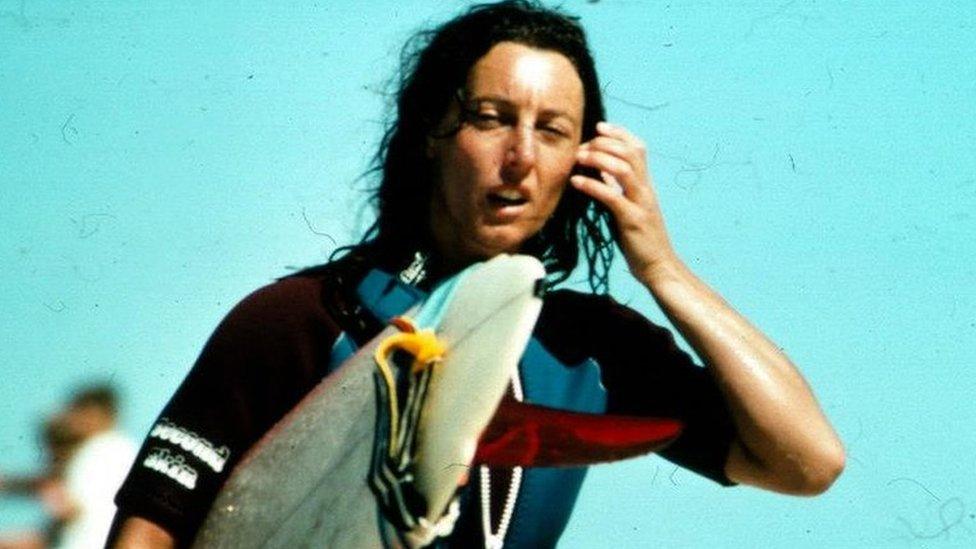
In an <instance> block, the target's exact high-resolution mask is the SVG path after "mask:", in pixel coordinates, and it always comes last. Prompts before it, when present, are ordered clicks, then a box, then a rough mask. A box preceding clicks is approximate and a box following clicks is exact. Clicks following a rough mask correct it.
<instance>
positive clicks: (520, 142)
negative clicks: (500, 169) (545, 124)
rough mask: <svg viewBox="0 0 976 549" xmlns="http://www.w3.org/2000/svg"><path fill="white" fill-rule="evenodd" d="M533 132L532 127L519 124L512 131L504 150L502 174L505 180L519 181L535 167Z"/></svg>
mask: <svg viewBox="0 0 976 549" xmlns="http://www.w3.org/2000/svg"><path fill="white" fill-rule="evenodd" d="M535 148H536V144H535V133H534V131H533V129H532V128H526V127H525V126H519V127H517V128H514V129H513V131H512V136H511V139H510V141H509V143H508V150H506V151H505V165H504V175H505V180H506V181H507V182H515V183H517V182H519V181H521V180H522V179H523V178H524V177H525V175H526V174H527V173H528V172H529V171H531V170H532V168H534V167H535V161H536V150H535Z"/></svg>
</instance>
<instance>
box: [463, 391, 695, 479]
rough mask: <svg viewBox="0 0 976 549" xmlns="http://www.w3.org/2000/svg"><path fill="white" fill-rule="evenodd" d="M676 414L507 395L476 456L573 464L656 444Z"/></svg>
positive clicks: (663, 440)
mask: <svg viewBox="0 0 976 549" xmlns="http://www.w3.org/2000/svg"><path fill="white" fill-rule="evenodd" d="M683 426H684V425H683V423H682V422H680V421H678V420H676V419H668V418H647V417H634V416H618V415H603V414H586V413H579V412H570V411H566V410H557V409H554V408H548V407H545V406H538V405H534V404H526V403H523V402H518V401H516V400H514V399H511V398H505V399H504V400H502V402H501V404H500V405H499V406H498V410H497V411H496V412H495V415H494V417H493V418H492V420H491V422H490V423H489V424H488V427H486V428H485V430H484V432H483V433H482V435H481V439H480V441H479V443H478V450H477V452H476V453H475V457H474V462H475V463H477V464H482V465H488V466H491V467H516V466H519V467H575V466H581V465H591V464H595V463H605V462H610V461H618V460H622V459H627V458H631V457H636V456H639V455H643V454H646V453H649V452H653V451H656V450H660V449H661V448H663V447H665V446H666V445H667V444H668V443H670V442H671V441H672V440H674V439H675V438H677V436H678V435H679V434H680V433H681V430H682V428H683Z"/></svg>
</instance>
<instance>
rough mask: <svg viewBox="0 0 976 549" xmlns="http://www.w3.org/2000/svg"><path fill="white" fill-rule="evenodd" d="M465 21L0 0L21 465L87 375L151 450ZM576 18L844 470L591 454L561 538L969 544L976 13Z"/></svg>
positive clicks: (700, 260) (724, 287)
mask: <svg viewBox="0 0 976 549" xmlns="http://www.w3.org/2000/svg"><path fill="white" fill-rule="evenodd" d="M462 6H463V4H461V3H445V2H435V1H433V0H431V1H424V2H419V1H418V2H373V3H365V2H351V1H347V2H325V1H323V2H319V3H314V2H276V3H274V4H273V5H272V4H271V3H266V2H253V3H246V4H244V5H240V3H238V2H223V1H213V2H208V3H190V2H186V3H184V2H172V1H157V2H151V3H128V2H105V1H101V2H100V1H61V2H53V1H48V2H42V1H32V2H27V1H11V0H0V349H2V353H0V379H2V383H0V470H2V471H8V472H10V471H28V470H30V469H31V467H32V465H33V463H34V462H35V461H36V460H37V459H38V455H39V454H38V452H39V450H38V448H37V445H36V443H35V438H34V437H35V434H34V433H35V429H36V425H37V422H38V420H39V419H40V418H41V417H42V416H43V415H44V414H46V413H48V412H50V411H51V410H52V409H54V408H55V407H56V406H57V405H58V404H59V403H60V402H61V401H62V400H63V399H64V398H65V396H66V395H67V394H68V393H69V392H70V391H71V389H72V388H73V387H74V386H76V385H77V384H79V383H82V382H84V381H88V380H91V379H111V380H113V381H114V382H115V383H117V384H118V385H119V386H120V387H121V388H122V389H123V391H124V396H125V398H126V401H125V417H124V427H125V429H126V430H127V431H128V432H129V433H130V434H131V435H132V436H133V437H141V436H142V435H143V434H144V432H145V431H146V430H147V429H148V427H149V425H150V423H151V421H152V420H153V418H154V416H155V414H156V413H157V412H158V410H159V408H160V407H161V406H162V405H163V403H164V402H165V401H166V399H167V398H168V396H169V395H170V394H171V393H172V391H173V390H174V389H175V387H176V385H177V384H178V383H179V381H180V380H181V379H182V377H183V376H184V375H185V373H186V372H187V370H188V368H189V367H190V365H191V364H192V362H193V360H194V358H195V356H196V354H197V352H198V351H199V349H200V347H201V346H202V344H203V342H204V341H205V339H206V338H207V337H208V335H209V333H210V331H211V330H212V329H213V327H214V326H215V325H216V323H217V322H218V321H219V320H220V318H221V317H222V316H223V315H224V314H225V313H226V312H227V310H228V309H229V308H230V307H231V306H232V305H233V304H234V303H235V302H236V301H237V300H239V299H240V298H241V297H243V296H244V295H245V294H246V293H248V292H249V291H251V290H253V289H254V288H256V287H258V286H260V285H263V284H265V283H267V282H270V281H271V280H272V279H273V278H274V277H277V276H280V275H283V274H286V273H288V272H290V271H291V270H293V269H295V268H297V267H300V266H305V265H310V264H315V263H319V262H322V261H324V260H325V258H326V257H327V256H328V254H329V252H330V251H331V250H332V249H334V247H335V245H336V243H339V244H343V243H348V242H350V241H352V240H353V239H354V238H355V237H356V235H358V234H359V232H360V231H361V230H362V228H363V227H365V225H366V224H367V222H368V221H369V219H370V212H369V210H368V209H367V208H365V207H364V205H363V204H364V195H363V190H364V189H365V188H366V187H367V186H368V184H369V183H370V180H369V179H359V176H360V175H361V174H362V172H363V171H364V169H365V168H366V166H367V164H368V159H369V156H370V154H371V153H372V151H373V150H374V147H375V144H376V142H377V139H378V135H379V131H380V128H381V121H382V120H383V117H384V112H385V111H384V109H385V104H386V97H385V96H384V91H385V90H386V89H387V88H386V86H387V83H388V80H389V78H390V77H391V76H392V75H393V73H394V70H395V67H396V60H397V53H398V50H399V47H400V45H401V44H402V43H403V41H404V40H405V39H406V37H407V36H409V34H410V33H411V32H412V31H413V30H416V29H418V28H419V27H421V26H423V25H425V24H427V23H430V22H437V21H441V20H443V19H444V18H446V17H448V16H450V15H452V14H454V13H456V12H457V11H458V10H459V9H461V7H462ZM564 6H565V8H567V9H568V10H570V11H572V12H575V13H577V14H579V15H580V16H581V17H582V21H583V24H584V26H585V27H586V28H587V29H588V32H589V34H590V37H591V40H592V47H593V49H594V51H595V54H596V57H597V61H598V66H599V69H600V73H601V77H602V80H603V83H604V84H605V86H606V94H607V97H608V108H609V115H610V119H611V120H613V121H616V122H618V123H621V124H623V125H626V126H628V127H630V128H631V129H632V130H633V131H635V132H636V133H638V134H639V135H641V136H642V137H643V138H644V139H645V140H646V141H647V143H648V145H649V148H650V150H651V163H652V168H653V171H654V174H655V177H656V185H657V190H658V193H659V195H660V199H661V202H662V204H663V208H664V212H665V215H666V217H667V220H668V226H669V229H670V231H671V234H672V237H673V240H674V241H675V244H676V246H677V248H678V250H679V252H680V253H681V255H682V256H683V257H684V258H685V260H686V261H687V262H688V263H689V264H690V265H691V266H692V267H693V269H694V270H695V271H696V272H697V273H698V274H699V275H700V276H702V277H703V278H704V279H706V280H707V281H709V282H710V283H711V284H712V285H713V286H714V287H715V288H716V289H718V290H719V291H720V292H721V293H722V294H723V295H724V296H725V297H726V298H727V299H728V300H729V301H730V302H731V303H732V304H734V305H735V306H736V307H738V308H739V309H740V310H741V311H742V312H743V313H745V314H746V315H747V316H749V317H750V318H751V319H752V320H753V321H754V322H756V323H757V324H758V325H760V326H761V327H763V328H764V329H765V330H766V331H767V332H768V333H769V334H770V335H771V336H772V337H773V338H774V339H775V340H776V341H777V342H778V343H779V344H780V345H781V346H782V347H783V348H785V349H786V351H787V352H788V353H789V354H790V355H791V357H792V358H793V359H794V360H795V362H796V363H797V364H798V365H799V366H800V367H801V369H802V370H803V372H804V373H805V375H806V376H807V378H808V379H809V381H810V383H811V384H812V386H813V388H814V390H815V392H816V393H817V394H818V396H819V397H820V399H821V402H822V404H823V406H824V408H825V409H826V411H827V413H828V415H829V416H830V417H831V418H832V419H833V421H834V422H835V424H836V426H837V428H838V430H839V432H840V434H841V436H842V438H843V439H844V441H845V443H846V445H847V449H848V453H849V461H848V467H847V470H846V472H845V474H844V475H843V476H842V477H841V479H840V480H839V481H838V482H837V484H836V485H835V487H834V488H833V489H832V490H831V491H830V492H828V493H827V494H826V495H824V496H822V497H819V498H815V499H799V498H791V497H785V496H779V495H774V494H769V493H763V492H760V491H758V490H754V489H751V488H737V489H721V488H719V487H717V486H715V485H712V484H710V483H709V482H708V481H705V480H701V479H699V478H696V477H695V476H694V475H692V474H691V473H688V472H685V471H683V470H676V469H675V467H674V466H672V465H670V464H668V463H667V462H665V461H661V460H659V459H658V458H655V457H651V458H646V459H640V460H635V461H631V462H626V463H621V464H616V465H612V466H605V467H598V468H596V469H594V471H593V472H592V474H591V476H590V478H589V480H588V481H587V484H586V486H585V488H584V491H583V496H582V499H581V502H580V505H579V506H578V508H577V510H576V512H575V514H574V516H573V519H572V523H571V524H570V527H569V530H568V532H567V533H566V535H565V537H564V540H563V544H562V546H564V547H755V546H759V545H760V544H762V545H763V546H766V547H790V548H801V547H811V548H813V547H972V546H974V545H976V519H974V517H976V436H974V435H973V428H974V425H976V403H974V394H976V368H974V360H973V357H974V356H976V245H974V240H976V238H974V237H976V220H974V214H976V152H974V151H976V46H974V44H976V3H973V2H968V1H958V2H925V3H923V2H879V1H873V2H868V1H864V2H840V1H823V0H821V1H813V0H808V1H803V0H794V1H790V2H775V3H764V2H754V1H744V2H735V3H724V2H682V1H672V2H670V3H667V2H638V1H624V0H619V1H614V0H603V1H598V2H583V1H579V0H567V1H566V2H565V4H564ZM618 267H619V265H618ZM577 278H579V277H577ZM612 289H613V293H614V295H615V296H616V297H617V298H618V299H620V300H621V301H624V302H628V303H630V304H631V305H632V306H634V307H636V308H638V309H639V310H641V311H643V312H645V313H646V314H648V315H649V316H650V317H651V318H653V319H656V320H659V321H660V320H661V318H662V317H661V314H660V313H659V312H658V311H657V310H656V309H655V307H654V305H653V303H652V301H651V299H650V298H649V296H648V295H647V294H646V292H645V291H644V290H643V289H641V288H640V287H637V286H636V285H635V284H634V283H632V282H631V281H630V280H629V279H628V277H627V275H626V273H625V272H624V271H623V270H622V269H621V270H618V271H616V272H615V273H614V278H613V280H612ZM38 519H39V514H38V510H37V508H36V507H34V506H32V505H30V504H29V503H27V502H24V501H20V500H12V499H5V500H0V529H9V528H19V527H24V526H29V525H31V524H35V523H36V521H37V520H38Z"/></svg>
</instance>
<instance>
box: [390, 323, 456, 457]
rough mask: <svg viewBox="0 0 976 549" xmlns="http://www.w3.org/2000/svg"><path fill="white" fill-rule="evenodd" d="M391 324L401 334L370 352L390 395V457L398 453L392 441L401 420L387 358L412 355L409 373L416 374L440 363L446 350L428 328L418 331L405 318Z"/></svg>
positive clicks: (394, 383)
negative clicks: (400, 351)
mask: <svg viewBox="0 0 976 549" xmlns="http://www.w3.org/2000/svg"><path fill="white" fill-rule="evenodd" d="M390 323H391V324H393V325H394V326H396V328H397V329H398V330H400V333H396V334H392V335H390V336H388V337H387V338H386V339H384V340H383V341H381V342H380V344H379V346H377V347H376V351H375V352H374V353H373V358H374V359H375V360H376V366H377V368H379V371H380V373H381V374H382V375H383V380H384V381H385V382H386V387H387V394H389V395H390V444H389V453H390V455H391V456H392V455H395V454H396V453H398V452H399V448H396V447H395V444H396V443H395V441H396V440H397V430H398V427H399V423H400V421H399V412H398V410H399V405H398V403H397V393H396V381H395V380H394V379H393V370H392V369H391V368H390V364H389V357H390V355H391V354H393V351H395V350H397V349H399V350H402V351H405V352H406V353H408V354H410V355H411V356H413V362H412V363H411V365H410V373H411V374H415V373H417V372H419V371H421V370H423V369H424V368H427V367H430V366H431V365H433V364H435V363H437V362H440V361H441V360H443V358H444V352H445V351H446V350H447V348H446V347H445V346H444V344H443V343H441V342H440V341H438V340H437V336H436V335H435V334H434V330H432V329H430V328H425V329H419V328H417V325H416V323H415V322H414V321H413V320H411V319H410V318H408V317H405V316H398V317H394V318H393V320H392V321H391V322H390Z"/></svg>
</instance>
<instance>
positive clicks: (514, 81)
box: [466, 42, 583, 120]
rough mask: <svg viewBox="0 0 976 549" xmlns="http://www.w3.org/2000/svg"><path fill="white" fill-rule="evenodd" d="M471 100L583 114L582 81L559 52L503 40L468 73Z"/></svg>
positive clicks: (578, 118) (577, 117)
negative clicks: (505, 101)
mask: <svg viewBox="0 0 976 549" xmlns="http://www.w3.org/2000/svg"><path fill="white" fill-rule="evenodd" d="M466 95H467V96H468V98H470V99H478V98H494V99H504V100H507V101H508V102H511V103H514V104H517V105H520V106H523V105H524V106H533V107H538V108H542V109H547V110H555V111H563V112H565V113H567V114H568V115H571V116H572V117H573V118H575V119H576V120H580V119H581V118H582V113H583V82H582V81H581V80H580V77H579V74H578V73H577V72H576V68H575V67H574V66H573V64H572V62H570V60H569V59H568V58H567V57H566V56H564V55H562V54H561V53H559V52H556V51H553V50H542V49H538V48H533V47H529V46H525V45H523V44H517V43H514V42H502V43H499V44H496V45H495V46H494V47H492V49H491V50H489V51H488V53H486V54H485V55H484V56H483V57H481V59H479V60H478V61H477V62H476V63H475V64H474V66H473V67H472V69H471V72H470V73H469V75H468V83H467V93H466Z"/></svg>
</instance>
